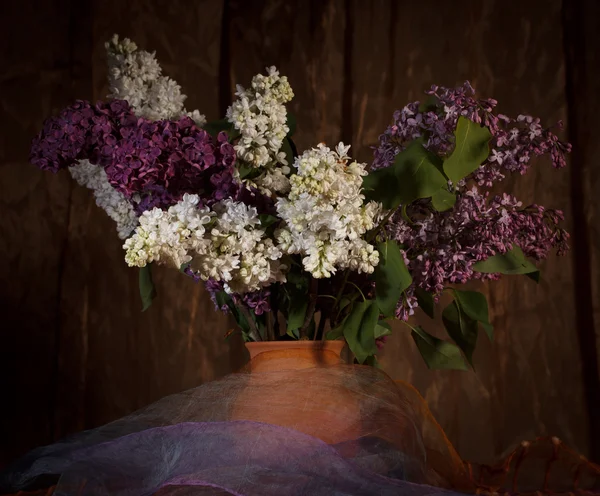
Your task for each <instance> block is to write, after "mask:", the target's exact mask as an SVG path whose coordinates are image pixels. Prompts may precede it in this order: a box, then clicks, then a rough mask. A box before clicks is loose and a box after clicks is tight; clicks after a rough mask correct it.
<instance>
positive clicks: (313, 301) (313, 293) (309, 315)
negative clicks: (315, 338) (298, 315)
mask: <svg viewBox="0 0 600 496" xmlns="http://www.w3.org/2000/svg"><path fill="white" fill-rule="evenodd" d="M310 285H311V288H310V303H309V304H308V309H307V310H306V316H305V318H304V324H302V327H301V328H300V339H302V338H305V337H307V334H306V330H307V329H308V326H309V325H310V322H311V321H312V319H313V317H314V315H315V310H316V309H317V298H318V295H319V281H317V279H312V280H311V284H310Z"/></svg>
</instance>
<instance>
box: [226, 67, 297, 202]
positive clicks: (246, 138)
mask: <svg viewBox="0 0 600 496" xmlns="http://www.w3.org/2000/svg"><path fill="white" fill-rule="evenodd" d="M236 96H237V97H238V99H237V100H236V101H235V102H234V103H233V104H232V105H231V107H229V108H228V109H227V119H228V120H229V122H231V123H232V124H233V126H234V127H235V129H237V130H238V131H239V133H240V138H239V140H238V143H237V144H236V145H235V151H236V154H237V157H238V161H239V162H240V163H241V164H244V165H246V166H248V167H250V168H253V169H260V170H261V172H260V173H259V174H258V175H257V176H256V177H253V179H245V180H244V182H246V183H248V184H249V185H250V186H254V187H256V188H258V189H259V190H261V191H262V192H263V193H265V194H267V195H272V194H273V193H286V192H287V191H288V190H289V181H288V180H287V177H286V176H287V174H289V172H290V167H289V165H290V164H288V163H287V160H286V156H285V153H284V152H283V151H281V148H282V146H283V140H284V139H285V136H286V135H287V133H288V132H289V128H288V126H287V124H286V121H287V113H286V109H285V105H284V104H285V103H287V102H289V101H290V100H291V99H292V98H293V97H294V93H293V92H292V88H291V87H290V85H289V83H288V80H287V78H286V77H285V76H280V75H279V72H278V71H277V70H276V69H275V67H269V68H268V69H267V75H266V76H265V75H263V74H258V75H256V76H254V78H252V83H251V87H250V88H248V89H244V88H243V87H242V86H239V85H238V86H237V92H236Z"/></svg>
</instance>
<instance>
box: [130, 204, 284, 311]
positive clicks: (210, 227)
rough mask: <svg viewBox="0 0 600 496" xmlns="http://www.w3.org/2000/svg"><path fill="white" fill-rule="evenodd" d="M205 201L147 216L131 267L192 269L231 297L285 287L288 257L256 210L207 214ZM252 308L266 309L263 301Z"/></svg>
mask: <svg viewBox="0 0 600 496" xmlns="http://www.w3.org/2000/svg"><path fill="white" fill-rule="evenodd" d="M199 200H200V199H199V197H198V195H190V194H185V195H184V196H183V199H182V200H181V201H180V202H179V203H177V204H175V205H173V206H171V207H170V208H169V209H168V210H166V211H165V210H162V209H160V208H154V209H152V210H149V211H146V212H144V213H143V214H142V216H141V217H140V225H139V227H138V228H137V229H136V230H135V233H134V235H133V236H131V237H130V238H129V239H127V240H126V241H125V244H124V246H123V248H124V249H125V250H126V255H125V260H126V261H127V263H128V264H129V266H137V267H144V266H145V265H147V264H149V263H151V262H159V263H168V264H171V265H173V266H174V267H176V268H178V269H179V268H181V267H182V266H184V264H189V266H188V267H187V268H186V269H187V271H188V274H189V275H191V276H192V277H194V278H196V277H197V276H199V278H200V279H201V280H203V281H209V280H210V281H213V283H212V284H214V281H218V282H220V283H222V288H223V291H225V292H227V293H230V294H233V293H237V294H240V295H241V294H245V293H248V292H254V291H258V290H260V289H261V288H264V287H267V286H269V285H270V284H272V283H275V282H285V272H286V271H287V266H286V265H284V264H283V263H281V257H282V252H281V250H280V249H279V248H277V247H276V246H275V244H274V243H273V240H272V239H270V238H269V237H268V235H267V234H266V232H265V230H264V229H262V228H261V225H260V220H259V218H258V213H257V211H256V209H255V208H254V207H249V206H248V205H246V204H245V203H241V202H235V201H233V200H231V199H226V200H223V201H221V202H217V203H215V204H214V205H213V206H212V208H211V209H209V208H208V207H203V208H201V207H200V201H199ZM248 302H249V303H254V306H255V307H256V306H257V305H258V307H257V308H258V310H259V311H261V310H262V309H264V305H261V304H260V301H259V300H253V299H250V300H248Z"/></svg>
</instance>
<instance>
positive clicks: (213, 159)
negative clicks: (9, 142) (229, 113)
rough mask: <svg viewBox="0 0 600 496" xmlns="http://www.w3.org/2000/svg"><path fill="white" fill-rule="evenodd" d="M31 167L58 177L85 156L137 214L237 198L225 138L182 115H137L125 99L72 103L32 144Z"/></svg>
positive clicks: (229, 148) (231, 156)
mask: <svg viewBox="0 0 600 496" xmlns="http://www.w3.org/2000/svg"><path fill="white" fill-rule="evenodd" d="M30 159H31V162H32V163H33V164H34V165H36V166H38V167H39V168H41V169H43V170H50V171H52V172H57V171H58V170H60V169H63V168H65V167H68V166H71V165H74V164H75V163H76V162H77V161H78V160H82V159H88V160H89V161H90V162H91V163H93V164H96V165H100V166H102V167H104V170H105V171H106V174H107V177H108V180H109V182H110V184H111V185H112V186H113V187H114V188H115V189H117V190H118V191H120V192H122V193H123V194H124V195H125V196H126V197H127V198H128V199H129V200H130V201H131V202H132V204H133V205H134V206H135V208H136V210H137V211H138V213H140V212H142V211H144V210H147V209H149V208H153V207H166V206H169V205H172V204H174V203H176V202H177V201H179V200H180V199H181V198H182V197H183V194H184V193H194V194H199V196H200V198H201V199H202V202H203V204H204V205H208V206H210V205H212V203H214V202H215V201H219V200H222V199H223V198H228V197H232V196H234V195H235V194H237V191H238V188H239V186H238V185H237V183H236V182H235V181H234V178H233V172H234V163H235V151H234V148H233V146H232V145H231V144H230V143H229V142H228V140H227V135H226V134H225V133H220V134H219V136H218V137H217V138H216V139H213V138H212V137H211V136H210V135H209V134H208V133H207V132H206V131H204V130H203V129H200V128H198V127H197V126H196V125H195V124H194V122H193V121H192V120H191V119H190V118H189V117H182V118H181V119H179V120H177V121H169V120H159V121H151V120H148V119H145V118H138V117H136V116H135V114H134V113H133V111H132V109H131V107H130V106H129V104H128V103H127V102H126V101H123V100H113V101H111V102H110V103H108V104H105V103H102V102H99V103H97V104H96V105H95V106H93V107H92V106H91V105H90V104H89V103H88V102H85V101H77V102H75V104H73V105H72V106H70V107H68V108H66V109H65V110H63V111H62V112H61V113H60V114H59V115H58V116H56V117H51V118H50V119H47V120H46V121H45V123H44V127H43V129H42V131H41V132H40V134H39V135H38V136H37V137H36V138H35V139H34V140H33V143H32V147H31V156H30Z"/></svg>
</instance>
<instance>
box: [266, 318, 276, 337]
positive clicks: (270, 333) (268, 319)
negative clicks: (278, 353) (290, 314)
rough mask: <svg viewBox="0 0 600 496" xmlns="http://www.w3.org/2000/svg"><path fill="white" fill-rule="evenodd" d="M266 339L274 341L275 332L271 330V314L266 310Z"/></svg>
mask: <svg viewBox="0 0 600 496" xmlns="http://www.w3.org/2000/svg"><path fill="white" fill-rule="evenodd" d="M266 317H267V341H275V332H274V331H273V315H272V314H271V312H268V313H267V315H266Z"/></svg>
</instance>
